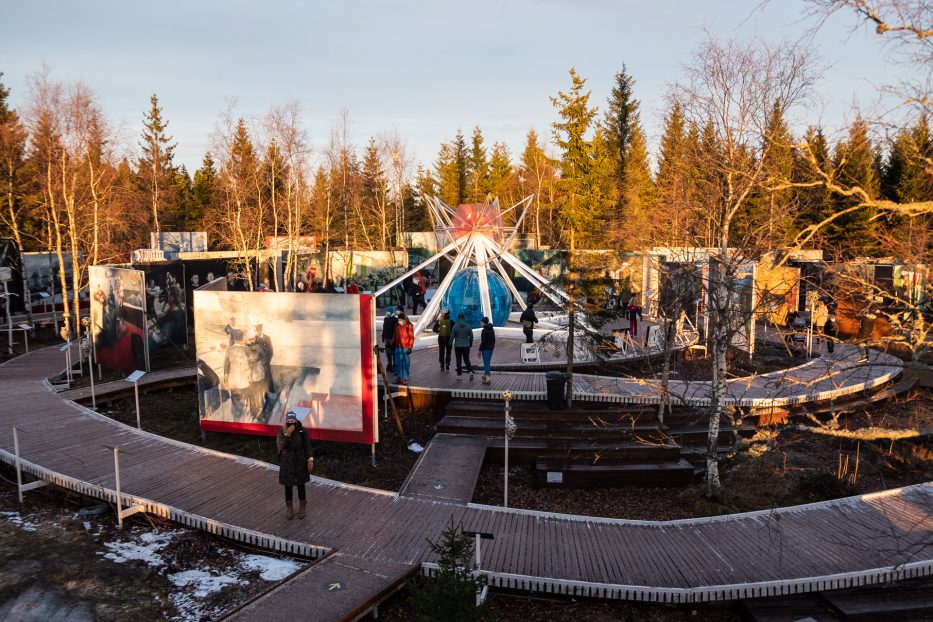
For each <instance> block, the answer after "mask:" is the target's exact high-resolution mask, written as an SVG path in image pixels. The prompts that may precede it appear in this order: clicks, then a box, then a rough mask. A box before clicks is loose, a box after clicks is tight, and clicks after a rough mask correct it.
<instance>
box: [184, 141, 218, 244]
mask: <svg viewBox="0 0 933 622" xmlns="http://www.w3.org/2000/svg"><path fill="white" fill-rule="evenodd" d="M216 177H217V169H216V168H215V167H214V160H213V158H212V157H211V152H210V151H208V152H207V153H205V154H204V160H203V161H202V162H201V168H199V169H198V170H196V171H195V172H194V180H193V182H192V185H191V201H190V202H189V203H188V211H187V213H186V214H185V227H186V229H187V230H188V231H199V230H201V227H202V226H203V223H204V215H205V212H206V211H207V210H208V209H209V208H210V205H211V197H212V193H213V191H214V180H215V178H216Z"/></svg>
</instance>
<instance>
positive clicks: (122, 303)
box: [89, 266, 149, 374]
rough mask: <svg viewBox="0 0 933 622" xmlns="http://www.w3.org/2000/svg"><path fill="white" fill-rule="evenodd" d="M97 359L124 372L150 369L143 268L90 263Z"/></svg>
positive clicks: (95, 354) (92, 325) (92, 333)
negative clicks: (131, 268)
mask: <svg viewBox="0 0 933 622" xmlns="http://www.w3.org/2000/svg"><path fill="white" fill-rule="evenodd" d="M89 272H90V290H91V337H92V339H93V340H94V359H95V360H96V361H97V362H98V363H99V364H101V365H103V366H104V367H108V368H110V369H117V370H120V371H122V372H124V373H127V374H128V373H131V372H133V371H135V370H141V371H148V370H149V352H148V345H147V343H148V339H147V335H146V286H145V281H144V274H143V272H142V270H130V269H127V268H113V267H110V266H91V267H90V268H89Z"/></svg>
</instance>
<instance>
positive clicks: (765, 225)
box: [736, 104, 794, 249]
mask: <svg viewBox="0 0 933 622" xmlns="http://www.w3.org/2000/svg"><path fill="white" fill-rule="evenodd" d="M764 136H765V143H766V144H765V145H763V146H762V153H763V162H762V167H763V169H764V174H765V176H766V179H767V181H766V182H765V183H764V184H763V185H762V186H760V187H758V188H756V190H755V196H754V197H753V198H752V201H751V207H750V209H749V210H748V212H746V213H743V214H738V215H737V222H736V229H737V233H739V234H740V235H741V236H743V237H744V238H745V239H752V238H753V237H754V238H760V239H762V242H763V243H762V244H761V245H760V247H761V248H768V249H774V248H778V247H782V246H784V245H785V244H786V243H787V242H789V241H790V237H791V236H792V235H793V224H794V220H793V210H792V209H791V203H792V199H793V190H792V189H791V188H789V187H787V185H786V184H787V181H788V180H790V179H791V176H792V174H793V169H794V153H793V149H794V145H793V138H792V137H791V135H790V130H789V129H788V127H787V123H786V122H785V120H784V112H783V110H781V108H780V106H778V105H777V104H775V106H774V108H773V110H772V112H771V116H770V118H769V119H768V125H767V127H766V128H765V132H764Z"/></svg>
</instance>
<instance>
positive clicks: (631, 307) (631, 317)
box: [627, 294, 641, 337]
mask: <svg viewBox="0 0 933 622" xmlns="http://www.w3.org/2000/svg"><path fill="white" fill-rule="evenodd" d="M627 309H628V330H629V334H630V335H631V336H632V337H634V336H635V335H637V334H638V316H639V314H640V312H641V305H639V304H638V298H637V297H636V296H635V294H632V297H631V298H629V299H628V307H627Z"/></svg>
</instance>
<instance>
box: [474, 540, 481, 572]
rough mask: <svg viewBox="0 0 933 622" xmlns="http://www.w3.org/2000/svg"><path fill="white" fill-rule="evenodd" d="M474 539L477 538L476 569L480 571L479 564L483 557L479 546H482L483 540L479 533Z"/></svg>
mask: <svg viewBox="0 0 933 622" xmlns="http://www.w3.org/2000/svg"><path fill="white" fill-rule="evenodd" d="M474 537H475V538H476V569H477V570H479V563H480V560H481V559H482V557H481V556H480V552H479V546H480V542H482V541H483V539H482V538H481V537H480V535H479V534H478V533H477V534H476V535H475V536H474Z"/></svg>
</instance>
